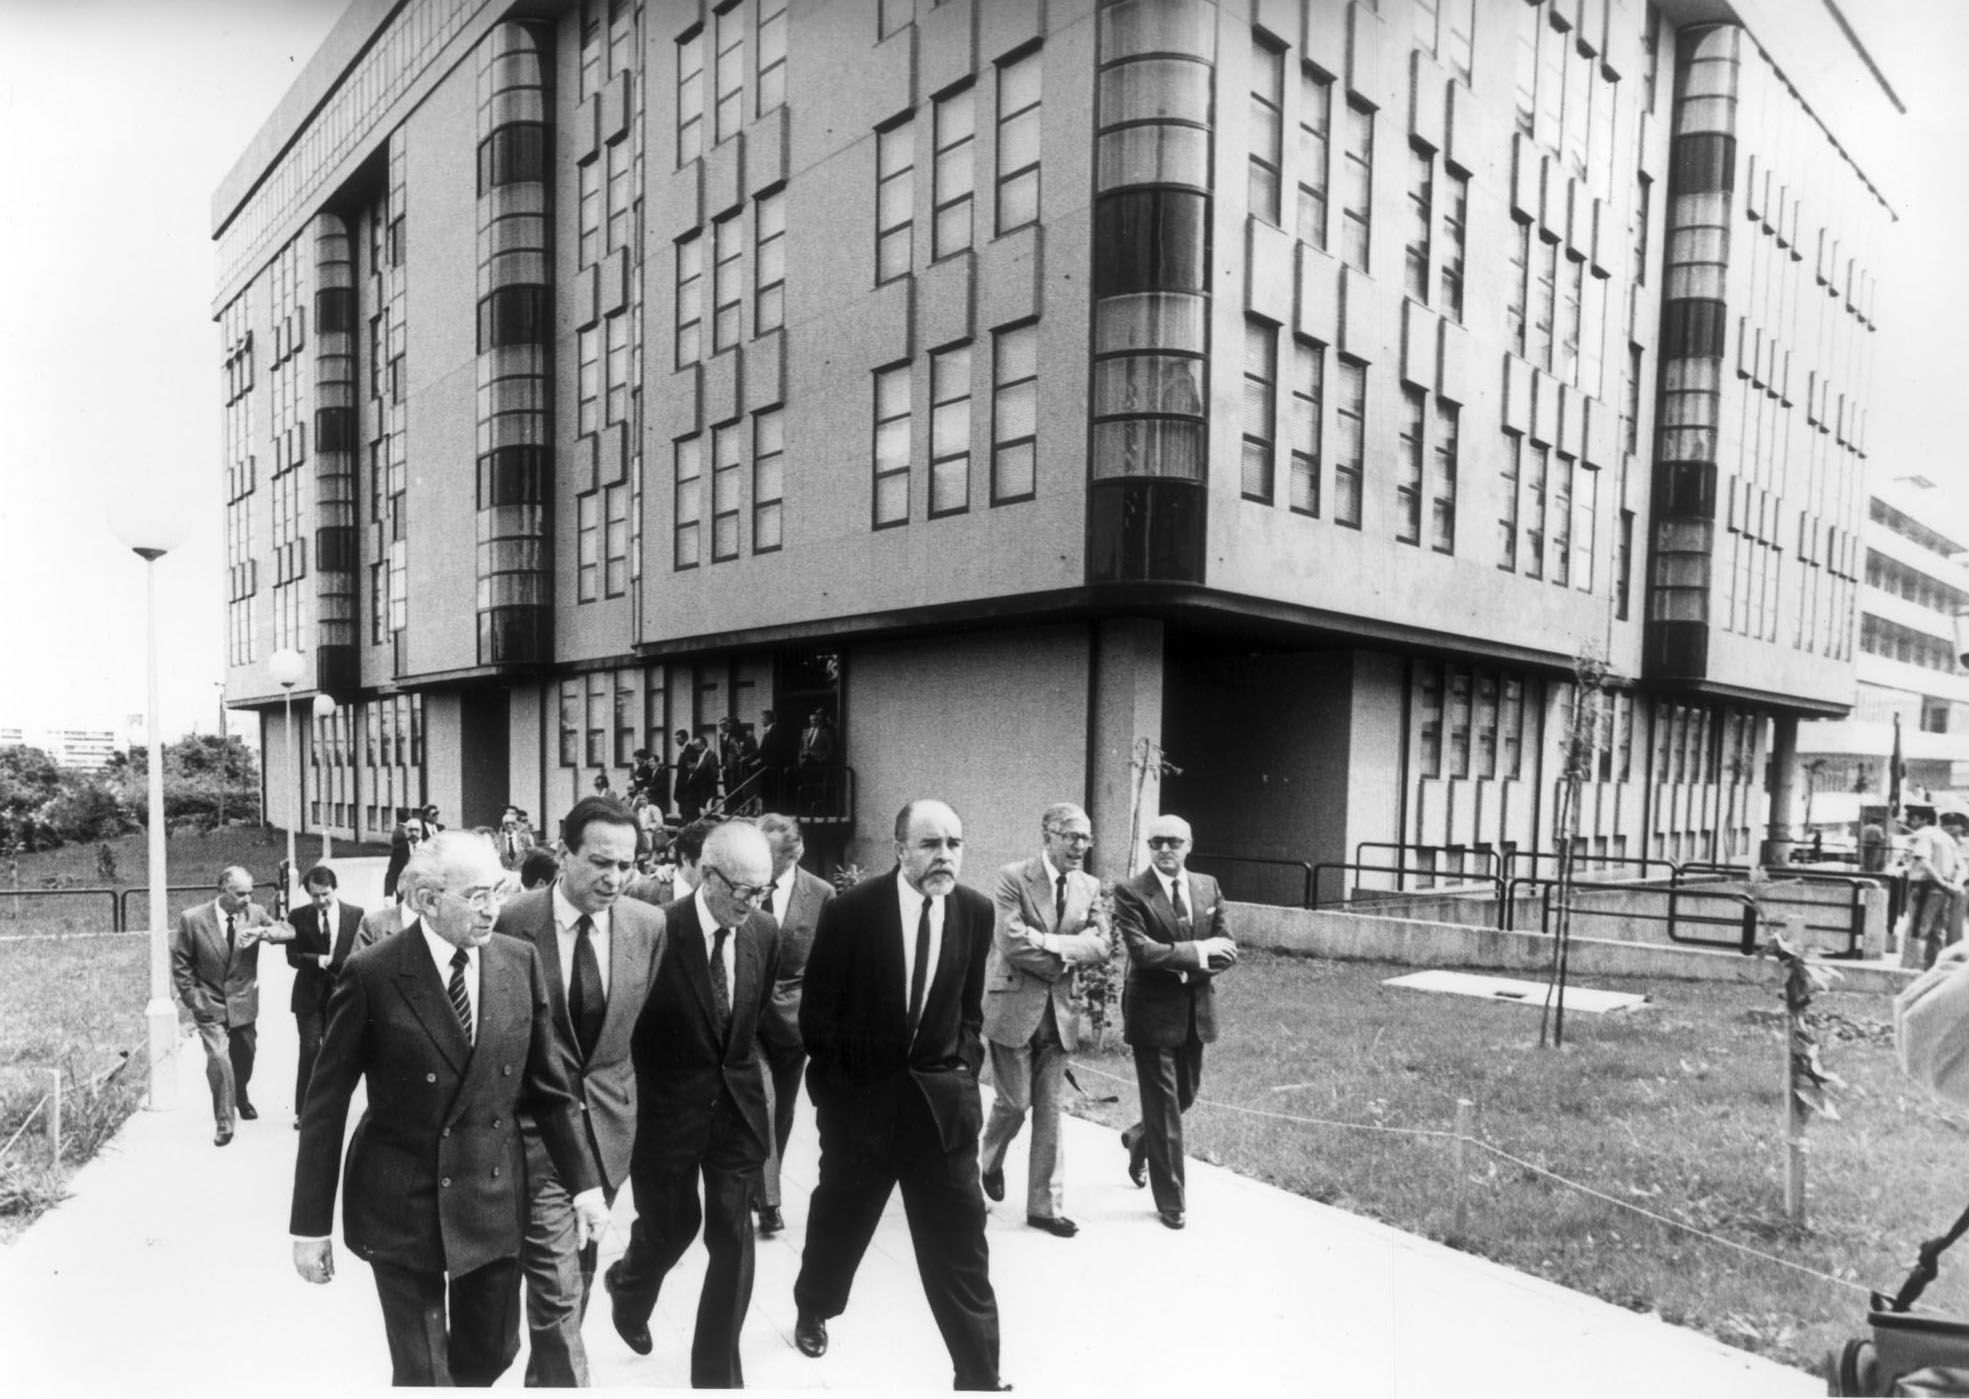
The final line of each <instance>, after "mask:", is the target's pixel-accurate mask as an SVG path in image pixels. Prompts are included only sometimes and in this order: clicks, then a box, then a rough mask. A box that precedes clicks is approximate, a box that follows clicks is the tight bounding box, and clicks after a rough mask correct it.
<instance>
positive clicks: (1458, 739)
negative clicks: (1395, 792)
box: [1415, 661, 1537, 780]
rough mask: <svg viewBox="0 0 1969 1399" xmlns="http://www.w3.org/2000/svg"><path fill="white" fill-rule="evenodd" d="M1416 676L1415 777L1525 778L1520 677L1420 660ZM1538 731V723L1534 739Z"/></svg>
mask: <svg viewBox="0 0 1969 1399" xmlns="http://www.w3.org/2000/svg"><path fill="white" fill-rule="evenodd" d="M1415 672H1416V674H1415V680H1416V746H1417V751H1416V774H1417V776H1419V777H1423V778H1435V777H1484V778H1503V779H1507V780H1516V779H1517V778H1519V777H1521V776H1522V775H1523V772H1524V738H1525V678H1524V677H1523V676H1522V675H1520V674H1518V673H1517V672H1515V671H1508V670H1506V671H1497V670H1492V669H1490V668H1488V667H1471V666H1460V665H1448V664H1444V663H1442V662H1438V661H1417V662H1415ZM1445 720H1447V731H1448V744H1447V748H1445V744H1444V731H1445ZM1536 730H1537V726H1536V724H1535V723H1534V725H1533V732H1534V735H1535V734H1536Z"/></svg>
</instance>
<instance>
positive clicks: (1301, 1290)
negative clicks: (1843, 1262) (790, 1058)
mask: <svg viewBox="0 0 1969 1399" xmlns="http://www.w3.org/2000/svg"><path fill="white" fill-rule="evenodd" d="M262 976H263V981H264V984H263V986H262V990H261V995H262V1002H263V1004H265V1005H267V1006H270V1007H272V1006H285V1004H286V988H287V977H288V971H287V968H286V966H285V964H284V963H283V962H281V961H280V959H278V958H263V959H262ZM292 1025H293V1022H292V1019H291V1017H289V1016H288V1015H287V1014H286V1013H285V1012H284V1011H283V1012H279V1013H270V1014H269V1015H268V1016H267V1017H266V1018H265V1019H264V1020H263V1021H262V1023H261V1035H260V1062H259V1066H258V1067H257V1069H256V1070H255V1074H254V1090H255V1091H254V1098H255V1101H256V1102H257V1103H258V1105H259V1107H260V1109H261V1116H260V1119H259V1120H258V1121H257V1122H250V1123H242V1124H241V1125H240V1129H239V1135H238V1136H237V1137H236V1138H235V1140H234V1142H233V1144H232V1145H230V1146H228V1147H226V1148H224V1149H222V1150H221V1149H217V1148H214V1147H213V1146H212V1144H211V1131H212V1129H211V1125H210V1123H209V1121H208V1116H209V1115H208V1113H207V1112H206V1109H205V1104H206V1103H207V1101H208V1096H207V1093H206V1088H205V1080H204V1073H203V1064H202V1060H201V1058H200V1056H199V1054H198V1050H197V1045H196V1043H195V1042H192V1041H188V1042H187V1043H186V1044H185V1046H184V1047H183V1049H182V1052H181V1053H180V1055H179V1056H178V1066H177V1071H178V1076H179V1084H180V1088H181V1094H182V1098H181V1101H182V1106H181V1107H180V1108H178V1109H177V1110H175V1111H173V1112H168V1113H151V1112H144V1113H140V1114H138V1115H137V1116H136V1117H135V1118H133V1119H132V1120H131V1122H130V1123H129V1125H128V1126H127V1127H125V1128H124V1130H123V1131H122V1132H121V1133H120V1134H119V1135H118V1137H117V1138H116V1140H115V1141H114V1142H113V1143H111V1145H110V1146H109V1147H108V1148H106V1149H105V1151H104V1152H103V1153H102V1154H101V1155H100V1156H99V1157H98V1158H97V1159H96V1160H95V1161H94V1162H92V1163H91V1164H90V1165H88V1166H87V1167H85V1168H84V1169H83V1170H81V1171H80V1172H78V1173H77V1175H76V1177H75V1180H74V1182H73V1194H72V1196H71V1198H70V1199H69V1200H68V1201H67V1202H66V1203H65V1204H63V1205H62V1206H61V1207H60V1208H58V1209H56V1210H54V1211H51V1212H50V1213H49V1214H47V1215H45V1216H43V1217H42V1218H41V1219H40V1220H38V1221H37V1222H36V1223H35V1224H34V1225H33V1226H32V1227H31V1228H29V1229H28V1230H27V1231H26V1232H25V1233H24V1234H23V1235H22V1236H21V1237H20V1238H19V1240H17V1241H16V1243H15V1244H14V1245H13V1246H12V1247H11V1248H10V1249H8V1250H7V1251H6V1252H4V1253H0V1393H4V1394H8V1395H42V1394H104V1395H109V1394H115V1395H118V1396H127V1395H133V1394H142V1395H154V1394H178V1393H187V1394H189V1393H192V1392H194V1391H198V1392H210V1391H212V1390H213V1389H215V1388H221V1389H225V1390H231V1391H237V1392H243V1393H249V1394H250V1393H263V1392H289V1393H292V1392H298V1393H303V1394H313V1393H333V1394H345V1393H350V1392H380V1391H381V1390H382V1389H384V1388H386V1387H387V1385H388V1382H389V1364H388V1356H387V1353H386V1350H385V1347H384V1342H383V1331H382V1320H381V1316H380V1313H379V1311H378V1308H377V1303H376V1294H375V1289H374V1285H373V1283H372V1282H371V1279H370V1276H369V1271H368V1269H367V1267H366V1266H365V1265H364V1264H362V1263H361V1262H360V1261H359V1260H357V1259H354V1258H352V1257H350V1256H349V1255H348V1253H347V1251H346V1250H344V1249H342V1248H341V1247H340V1244H339V1241H338V1243H337V1258H336V1261H337V1269H338V1275H337V1277H336V1280H335V1281H334V1283H332V1284H331V1285H329V1286H327V1287H310V1286H308V1285H307V1284H305V1283H303V1282H301V1281H300V1279H298V1278H297V1277H296V1276H295V1275H294V1272H293V1269H292V1266H291V1263H290V1257H289V1246H288V1238H287V1233H286V1226H287V1208H288V1197H289V1191H290V1188H291V1185H292V1179H293V1154H294V1140H295V1133H294V1132H293V1130H292V1127H291V1123H292V1119H293V1104H292V1084H293V1065H294V1034H293V1028H292ZM799 1123H800V1126H799V1130H798V1133H797V1135H796V1140H795V1142H794V1145H793V1149H792V1151H791V1152H790V1153H789V1159H788V1161H787V1163H786V1169H785V1180H786V1200H787V1205H786V1214H787V1220H788V1229H787V1232H786V1233H785V1234H784V1235H781V1236H780V1237H778V1238H775V1239H762V1240H760V1241H759V1253H758V1281H757V1287H756V1291H755V1293H754V1296H753V1304H752V1311H751V1315H750V1318H749V1319H748V1321H747V1324H746V1330H745V1336H744V1347H743V1353H744V1361H745V1367H746V1378H747V1381H748V1383H749V1384H750V1386H751V1387H752V1388H755V1389H761V1388H763V1389H767V1390H785V1391H792V1390H814V1389H825V1390H831V1391H838V1392H848V1393H856V1392H869V1393H894V1392H898V1391H921V1392H924V1393H929V1392H944V1391H948V1389H949V1387H950V1365H949V1361H948V1359H947V1357H946V1356H945V1354H944V1351H943V1347H942V1344H941V1342H940V1341H939V1339H938V1337H937V1333H936V1329H935V1326H934V1325H933V1324H932V1322H931V1319H930V1314H929V1309H928V1307H927V1305H926V1304H925V1303H924V1301H923V1294H922V1290H921V1288H920V1286H919V1284H918V1281H917V1277H916V1269H915V1262H914V1258H913V1256H912V1253H911V1250H910V1245H909V1236H908V1231H907V1228H906V1225H905V1223H904V1221H903V1217H902V1212H901V1207H900V1203H899V1202H895V1203H892V1206H891V1208H890V1210H889V1212H888V1213H887V1214H886V1215H885V1216H884V1217H883V1221H882V1225H881V1228H880V1229H879V1231H878V1232H877V1235H876V1239H875V1242H874V1245H873V1246H872V1247H871V1248H870V1250H869V1253H868V1257H867V1260H866V1261H865V1262H864V1264H863V1266H862V1269H861V1273H860V1275H859V1277H858V1278H857V1280H856V1284H855V1291H854V1294H853V1297H852V1299H851V1301H850V1304H849V1308H848V1311H847V1313H846V1314H845V1315H844V1316H842V1317H840V1318H838V1319H836V1320H835V1321H834V1322H833V1323H831V1325H830V1327H829V1331H830V1334H831V1338H832V1345H831V1348H830V1350H829V1352H828V1354H827V1355H826V1356H825V1357H823V1358H822V1359H820V1360H817V1361H815V1360H808V1359H806V1358H805V1357H804V1356H802V1355H801V1354H800V1353H799V1352H798V1351H797V1350H795V1349H794V1348H793V1345H792V1334H793V1321H794V1309H793V1300H792V1286H793V1278H794V1275H795V1273H796V1272H797V1271H798V1268H799V1259H800V1247H801V1242H802V1240H803V1238H804V1233H805V1226H806V1217H807V1195H808V1192H809V1191H810V1190H811V1189H812V1186H813V1181H814V1175H815V1152H816V1146H815V1141H814V1136H813V1131H812V1114H811V1109H810V1107H809V1106H808V1105H807V1104H804V1103H803V1104H802V1106H801V1112H800V1118H799ZM1064 1142H1065V1150H1066V1152H1067V1156H1068V1167H1067V1180H1068V1187H1067V1210H1068V1213H1069V1214H1071V1215H1072V1217H1073V1218H1074V1219H1076V1220H1077V1221H1078V1222H1079V1223H1080V1225H1081V1232H1080V1235H1079V1236H1078V1237H1077V1238H1074V1239H1070V1240H1062V1239H1056V1238H1053V1237H1052V1236H1050V1235H1048V1234H1045V1233H1042V1232H1040V1231H1039V1230H1036V1229H1033V1228H1030V1227H1028V1226H1027V1225H1026V1223H1025V1215H1024V1209H1023V1203H1022V1202H1023V1200H1024V1198H1025V1180H1024V1172H1025V1151H1024V1145H1025V1138H1024V1137H1023V1136H1022V1137H1021V1139H1020V1140H1019V1142H1017V1143H1015V1144H1014V1147H1013V1150H1012V1154H1011V1157H1010V1159H1009V1160H1008V1162H1007V1170H1006V1192H1005V1193H1006V1203H1005V1204H1002V1205H996V1206H993V1208H992V1217H991V1223H990V1232H989V1241H990V1245H991V1275H992V1281H993V1283H994V1285H995V1287H996V1289H997V1292H998V1297H999V1306H1000V1311H1001V1320H1002V1330H1003V1337H1004V1343H1003V1344H1004V1352H1003V1370H1004V1374H1005V1376H1006V1378H1007V1379H1009V1380H1011V1381H1013V1382H1014V1383H1015V1384H1016V1385H1017V1386H1018V1388H1019V1390H1020V1391H1022V1392H1027V1393H1031V1392H1038V1393H1041V1394H1045V1393H1063V1394H1106V1393H1116V1394H1120V1393H1128V1394H1143V1393H1176V1392H1182V1393H1186V1394H1194V1393H1196V1392H1198V1391H1200V1390H1203V1389H1206V1388H1208V1389H1211V1390H1217V1391H1221V1392H1228V1393H1249V1394H1267V1395H1269V1394H1312V1393H1345V1394H1364V1395H1391V1396H1402V1397H1403V1399H1407V1397H1408V1396H1413V1397H1414V1399H1421V1397H1422V1396H1436V1395H1441V1394H1445V1393H1455V1394H1459V1395H1474V1396H1482V1395H1511V1396H1525V1395H1562V1394H1563V1395H1571V1394H1579V1393H1589V1392H1590V1393H1592V1394H1594V1395H1596V1396H1628V1395H1632V1396H1637V1399H1638V1396H1642V1395H1648V1396H1655V1395H1660V1394H1672V1393H1689V1394H1730V1395H1733V1396H1769V1397H1770V1399H1789V1397H1790V1396H1798V1399H1802V1397H1803V1396H1805V1395H1808V1394H1818V1393H1822V1392H1823V1386H1822V1385H1821V1383H1820V1382H1819V1381H1817V1380H1815V1379H1813V1378H1812V1377H1811V1376H1809V1375H1806V1374H1803V1373H1802V1372H1799V1371H1796V1370H1792V1369H1788V1368H1786V1367H1783V1366H1779V1365H1775V1364H1772V1363H1771V1362H1769V1361H1765V1360H1761V1359H1759V1358H1757V1357H1754V1356H1751V1355H1748V1354H1746V1353H1744V1352H1742V1351H1737V1350H1733V1349H1731V1348H1729V1347H1727V1346H1725V1345H1723V1344H1722V1343H1720V1342H1717V1341H1713V1340H1711V1339H1709V1338H1708V1337H1705V1336H1702V1335H1700V1334H1698V1333H1695V1332H1692V1331H1685V1330H1682V1329H1679V1328H1676V1327H1671V1326H1668V1325H1666V1324H1664V1323H1662V1322H1660V1321H1659V1320H1655V1319H1653V1318H1649V1317H1644V1316H1639V1315H1636V1314H1635V1313H1632V1312H1627V1311H1623V1310H1621V1309H1620V1308H1617V1307H1613V1306H1610V1305H1608V1304H1606V1303H1603V1302H1599V1301H1597V1300H1594V1299H1592V1298H1589V1297H1585V1296H1582V1295H1580V1294H1578V1293H1574V1292H1569V1291H1567V1290H1566V1289H1564V1288H1561V1287H1558V1286H1555V1285H1553V1284H1551V1283H1547V1282H1544V1281H1542V1280H1540V1279H1537V1278H1532V1277H1527V1276H1525V1275H1524V1274H1521V1273H1517V1272H1514V1271H1512V1270H1510V1269H1508V1268H1504V1267H1501V1266H1499V1265H1497V1264H1494V1263H1490V1262H1488V1261H1486V1260H1483V1259H1480V1258H1476V1257H1473V1256H1471V1255H1468V1254H1463V1253H1458V1252H1455V1251H1453V1250H1451V1249H1447V1248H1444V1247H1442V1246H1440V1245H1437V1244H1434V1243H1430V1242H1428V1241H1426V1240H1422V1239H1418V1238H1415V1237H1413V1236H1411V1235H1407V1234H1403V1233H1401V1232H1400V1231H1398V1230H1395V1229H1391V1228H1388V1227H1386V1226H1384V1225H1381V1224H1377V1223H1375V1222H1373V1221H1371V1220H1366V1219H1361V1218H1358V1217H1356V1216H1353V1215H1349V1214H1346V1213H1344V1212H1342V1211H1339V1210H1335V1209H1331V1208H1328V1207H1326V1206H1323V1205H1319V1204H1316V1203H1314V1202H1312V1201H1309V1200H1305V1199H1301V1198H1299V1197H1297V1196H1294V1195H1290V1194H1287V1193H1285V1192H1283V1191H1280V1190H1277V1189H1274V1188H1272V1187H1270V1186H1267V1185H1263V1184H1260V1183H1258V1182H1256V1181H1252V1180H1247V1179H1244V1178H1243V1177H1240V1176H1237V1175H1234V1174H1232V1173H1231V1172H1229V1171H1225V1170H1221V1169H1219V1168H1216V1167H1213V1166H1209V1165H1206V1164H1204V1163H1201V1162H1192V1163H1191V1164H1190V1168H1189V1176H1190V1195H1191V1199H1190V1223H1189V1227H1188V1228H1187V1229H1185V1230H1184V1231H1182V1232H1181V1233H1172V1232H1171V1231H1169V1230H1166V1229H1164V1228H1162V1227H1161V1225H1160V1224H1159V1223H1158V1222H1157V1220H1156V1217H1155V1214H1154V1211H1153V1209H1152V1207H1151V1206H1150V1203H1149V1198H1148V1193H1147V1192H1146V1191H1137V1190H1135V1189H1134V1188H1133V1187H1132V1186H1131V1185H1130V1184H1129V1182H1128V1179H1127V1176H1126V1174H1125V1169H1124V1167H1125V1160H1126V1158H1125V1156H1124V1153H1123V1151H1122V1148H1121V1146H1120V1144H1119V1143H1118V1142H1117V1141H1116V1139H1115V1136H1114V1134H1113V1133H1112V1132H1111V1131H1108V1130H1106V1129H1103V1128H1098V1127H1096V1126H1094V1125H1093V1124H1091V1123H1086V1122H1082V1121H1079V1120H1069V1121H1068V1122H1067V1123H1066V1125H1065V1131H1064ZM631 1213H632V1211H631V1206H630V1201H629V1197H628V1192H627V1191H624V1193H623V1196H622V1198H621V1199H620V1200H619V1201H618V1203H617V1209H616V1214H615V1219H614V1222H613V1227H612V1230H611V1234H610V1236H609V1237H608V1238H607V1239H605V1240H604V1243H603V1248H602V1258H603V1263H604V1266H606V1264H607V1263H608V1262H609V1261H612V1260H613V1258H614V1257H616V1256H617V1255H619V1254H620V1253H621V1250H622V1247H623V1244H624V1242H625V1241H626V1239H627V1237H628V1226H629V1221H630V1218H631ZM703 1268H704V1251H703V1248H702V1246H701V1245H699V1246H695V1247H693V1248H692V1250H691V1251H690V1253H688V1254H687V1255H686V1257H685V1260H684V1262H683V1263H682V1264H680V1265H679V1267H678V1269H677V1271H676V1272H675V1273H674V1274H673V1275H672V1277H671V1279H670V1280H669V1283H668V1285H667V1286H666V1288H665V1290H664V1295H663V1297H662V1299H661V1301H660V1303H659V1305H658V1308H657V1312H656V1316H655V1318H654V1321H653V1324H652V1330H653V1332H654V1333H655V1336H656V1352H655V1354H654V1355H652V1356H649V1357H647V1358H644V1357H638V1356H636V1355H633V1354H632V1353H631V1352H630V1351H629V1350H628V1348H627V1347H626V1346H624V1345H623V1344H622V1342H621V1341H620V1340H619V1339H618V1338H617V1337H616V1335H615V1333H614V1331H613V1329H612V1328H611V1326H610V1324H609V1320H608V1307H607V1301H606V1298H605V1297H600V1298H598V1305H597V1306H596V1307H595V1308H594V1309H593V1310H592V1311H591V1312H590V1314H589V1319H588V1323H587V1328H586V1337H587V1342H588V1349H589V1356H590V1363H591V1366H592V1368H593V1372H594V1380H595V1383H596V1385H597V1386H600V1387H607V1388H616V1389H620V1390H622V1391H624V1392H628V1391H631V1390H646V1389H649V1388H651V1387H656V1388H682V1387H684V1386H685V1385H687V1384H688V1380H689V1373H688V1365H689V1362H688V1355H689V1345H690V1329H691V1325H692V1321H693V1317H694V1314H695V1309H696V1302H697V1290H698V1286H699V1283H700V1282H701V1280H702V1277H703ZM523 1365H524V1357H522V1360H521V1361H520V1362H519V1363H517V1364H515V1366H514V1367H513V1369H512V1370H511V1371H510V1372H509V1373H508V1374H507V1375H506V1377H505V1378H504V1380H502V1382H501V1383H502V1384H503V1385H507V1386H512V1387H518V1386H519V1384H520V1379H521V1374H522V1369H523Z"/></svg>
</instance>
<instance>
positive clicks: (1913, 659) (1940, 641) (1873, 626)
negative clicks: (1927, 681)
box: [1860, 612, 1960, 675]
mask: <svg viewBox="0 0 1969 1399" xmlns="http://www.w3.org/2000/svg"><path fill="white" fill-rule="evenodd" d="M1860 650H1862V651H1864V652H1866V653H1867V654H1868V655H1869V656H1885V657H1886V658H1887V659H1888V660H1890V661H1901V662H1903V663H1905V664H1907V665H1918V666H1920V667H1921V668H1922V669H1924V670H1939V671H1942V672H1944V673H1946V674H1950V675H1953V674H1955V673H1956V671H1957V670H1958V669H1960V667H1959V666H1958V664H1957V662H1956V654H1955V646H1954V644H1953V643H1951V642H1950V641H1948V640H1945V639H1944V638H1942V637H1939V636H1930V635H1929V634H1928V633H1927V632H1922V631H1916V630H1915V629H1914V628H1913V627H1904V626H1902V625H1901V624H1900V623H1899V622H1891V621H1889V620H1887V619H1886V618H1885V617H1876V616H1874V615H1873V614H1872V613H1870V612H1862V613H1861V614H1860Z"/></svg>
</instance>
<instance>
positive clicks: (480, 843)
mask: <svg viewBox="0 0 1969 1399" xmlns="http://www.w3.org/2000/svg"><path fill="white" fill-rule="evenodd" d="M475 846H476V847H479V848H482V849H486V850H490V849H492V840H491V838H490V837H489V836H483V835H480V834H479V833H478V832H477V831H439V832H438V833H437V834H436V835H434V836H431V837H430V838H429V839H428V840H425V841H423V842H422V843H420V844H419V845H418V846H417V847H416V848H415V849H413V850H412V851H411V852H410V858H409V859H408V860H406V861H404V865H403V872H402V873H401V874H399V875H398V876H397V890H398V892H399V893H401V894H402V895H403V900H404V902H405V903H409V902H410V896H411V895H412V894H414V893H416V892H417V891H418V890H420V889H434V890H438V891H440V892H442V891H443V889H444V870H445V866H446V865H448V864H450V863H451V862H452V861H453V860H454V859H456V858H457V857H458V856H459V855H460V854H462V853H464V852H465V851H467V850H470V849H472V848H474V847H475Z"/></svg>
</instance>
